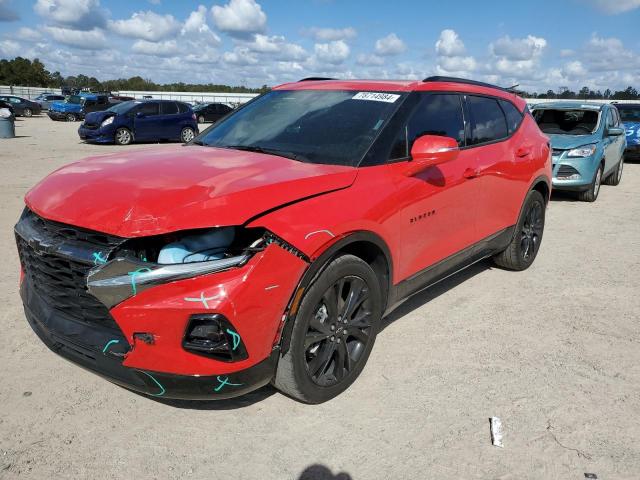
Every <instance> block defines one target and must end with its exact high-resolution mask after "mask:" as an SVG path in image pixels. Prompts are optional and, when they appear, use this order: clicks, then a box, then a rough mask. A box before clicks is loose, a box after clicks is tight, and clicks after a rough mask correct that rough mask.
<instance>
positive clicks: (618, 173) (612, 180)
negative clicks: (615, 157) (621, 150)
mask: <svg viewBox="0 0 640 480" xmlns="http://www.w3.org/2000/svg"><path fill="white" fill-rule="evenodd" d="M623 169H624V157H622V158H620V161H619V162H618V165H617V166H616V169H615V170H614V171H613V172H612V173H611V174H610V175H609V176H608V177H607V178H605V179H604V182H603V183H604V184H605V185H613V186H614V187H615V186H616V185H618V184H619V183H620V180H622V170H623Z"/></svg>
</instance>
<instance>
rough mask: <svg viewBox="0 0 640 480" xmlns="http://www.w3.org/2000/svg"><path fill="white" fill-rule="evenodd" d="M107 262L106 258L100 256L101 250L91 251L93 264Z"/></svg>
mask: <svg viewBox="0 0 640 480" xmlns="http://www.w3.org/2000/svg"><path fill="white" fill-rule="evenodd" d="M105 263H107V259H106V258H104V257H103V256H102V252H93V264H94V265H104V264H105Z"/></svg>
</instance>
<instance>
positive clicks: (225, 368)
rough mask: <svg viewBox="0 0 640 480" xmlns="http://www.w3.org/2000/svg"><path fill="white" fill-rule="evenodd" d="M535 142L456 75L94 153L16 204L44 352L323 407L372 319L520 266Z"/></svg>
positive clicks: (525, 261)
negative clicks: (263, 390)
mask: <svg viewBox="0 0 640 480" xmlns="http://www.w3.org/2000/svg"><path fill="white" fill-rule="evenodd" d="M550 186H551V153H550V147H549V144H548V139H547V137H545V136H544V135H543V134H542V133H541V132H540V130H539V128H538V127H537V125H536V123H535V121H534V119H533V118H532V117H531V115H530V114H529V113H528V110H527V108H526V105H525V102H524V101H523V100H522V99H521V98H519V97H517V96H516V95H515V94H513V93H511V92H510V91H508V90H504V89H501V88H498V87H494V86H491V85H487V84H483V83H478V82H473V81H469V80H462V79H452V78H443V77H430V78H428V79H425V80H424V81H420V82H414V81H339V80H328V79H311V80H307V81H300V82H297V83H292V84H285V85H281V86H279V87H276V88H274V89H273V90H272V91H270V92H269V93H266V94H264V95H262V96H260V97H258V98H256V99H254V100H252V101H251V102H249V103H247V104H246V105H244V106H243V107H242V108H240V109H238V110H236V111H235V112H233V113H231V114H230V115H229V116H227V117H225V118H224V119H223V120H221V121H220V122H219V123H217V124H215V125H213V126H212V127H210V128H208V129H207V130H205V131H204V132H202V133H201V134H200V135H199V136H197V137H196V138H195V139H194V140H193V141H192V142H190V144H189V145H187V146H173V147H172V146H168V147H153V148H149V149H146V150H139V151H136V152H117V153H115V154H109V155H103V156H97V157H92V158H89V159H86V160H84V161H80V162H77V163H73V164H71V165H68V166H66V167H63V168H61V169H60V170H57V171H56V172H54V173H52V174H51V175H49V176H48V177H47V178H45V179H44V180H43V181H42V182H40V183H39V184H38V185H36V186H35V187H34V188H33V189H32V190H31V191H29V192H28V194H27V195H26V199H25V200H26V208H25V210H24V212H23V214H22V217H21V218H20V220H19V222H18V223H17V225H16V229H15V231H16V239H17V244H18V251H19V255H20V260H21V266H22V275H21V288H20V291H21V296H22V299H23V303H24V307H25V312H26V317H27V320H28V322H29V324H30V325H31V327H32V328H33V330H34V331H35V332H36V333H37V335H38V336H39V337H40V338H41V339H42V341H43V342H44V343H45V344H46V345H47V346H48V347H50V348H51V349H52V350H53V351H55V352H56V353H58V354H60V355H62V356H63V357H66V358H67V359H69V360H71V361H72V362H75V363H77V364H80V365H81V366H83V367H85V368H88V369H89V370H93V371H94V372H96V373H98V374H100V375H103V376H104V377H106V378H107V379H109V380H111V381H113V382H115V383H117V384H120V385H123V386H125V387H128V388H130V389H134V390H137V391H139V392H143V393H146V394H148V395H154V396H159V397H167V398H185V399H210V398H228V397H233V396H237V395H241V394H243V393H246V392H249V391H251V390H254V389H256V388H259V387H261V386H263V385H266V384H268V383H269V382H272V383H273V384H274V385H275V386H276V388H278V389H279V390H281V391H282V392H284V393H285V394H287V395H289V396H291V397H293V398H295V399H298V400H300V401H303V402H308V403H320V402H323V401H326V400H328V399H331V398H333V397H335V396H336V395H338V394H339V393H341V392H342V391H344V390H345V389H346V388H347V387H348V386H349V385H350V384H352V383H353V381H354V380H355V379H356V377H357V376H358V375H359V374H360V372H361V371H362V369H363V367H364V365H365V362H366V361H367V358H368V357H369V353H370V352H371V349H372V347H373V344H374V341H375V338H376V334H377V333H378V331H379V329H380V323H381V318H382V317H383V315H385V313H386V312H389V311H390V310H391V309H393V308H394V307H395V306H397V305H398V304H399V303H400V302H401V301H402V300H403V299H406V298H407V297H408V296H410V295H412V294H414V293H416V292H418V291H420V290H422V289H424V288H425V287H428V286H430V285H432V284H434V283H436V282H438V281H440V280H442V279H444V278H445V277H447V276H449V275H451V274H453V273H454V272H456V271H458V270H460V269H461V268H463V267H465V266H468V265H470V264H472V263H474V262H477V261H479V260H480V259H483V258H487V257H493V258H494V259H495V261H496V263H497V264H498V265H500V266H502V267H505V268H508V269H512V270H524V269H526V268H527V267H529V266H530V265H531V263H532V262H533V261H534V259H535V258H536V255H537V254H538V251H539V248H540V242H541V240H542V235H543V228H544V219H545V207H546V204H547V202H548V199H549V194H550Z"/></svg>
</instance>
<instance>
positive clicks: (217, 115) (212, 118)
mask: <svg viewBox="0 0 640 480" xmlns="http://www.w3.org/2000/svg"><path fill="white" fill-rule="evenodd" d="M232 111H233V108H231V107H230V106H229V105H225V104H224V103H199V104H197V105H196V106H195V107H193V113H195V114H196V118H197V119H198V123H205V122H217V121H218V120H220V119H221V118H222V117H224V116H225V115H227V114H228V113H229V112H232Z"/></svg>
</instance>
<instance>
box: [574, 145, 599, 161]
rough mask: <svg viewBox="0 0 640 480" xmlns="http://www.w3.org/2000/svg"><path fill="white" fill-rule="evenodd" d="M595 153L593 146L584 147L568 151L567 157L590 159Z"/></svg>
mask: <svg viewBox="0 0 640 480" xmlns="http://www.w3.org/2000/svg"><path fill="white" fill-rule="evenodd" d="M594 153H596V146H595V145H585V146H584V147H578V148H574V149H573V150H569V153H568V154H567V157H574V158H576V157H590V156H591V155H593V154H594Z"/></svg>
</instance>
